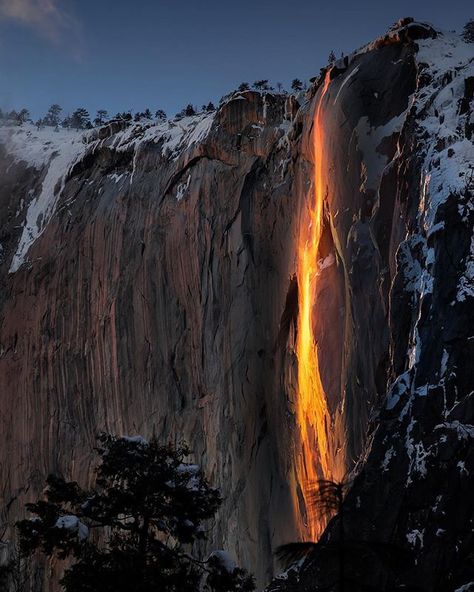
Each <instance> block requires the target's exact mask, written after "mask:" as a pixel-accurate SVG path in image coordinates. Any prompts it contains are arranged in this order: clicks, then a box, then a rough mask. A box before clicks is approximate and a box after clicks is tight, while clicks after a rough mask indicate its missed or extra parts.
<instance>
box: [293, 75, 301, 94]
mask: <svg viewBox="0 0 474 592" xmlns="http://www.w3.org/2000/svg"><path fill="white" fill-rule="evenodd" d="M291 90H293V91H295V92H300V91H301V90H303V83H302V82H301V80H300V79H299V78H294V79H293V81H292V83H291Z"/></svg>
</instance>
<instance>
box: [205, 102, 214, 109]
mask: <svg viewBox="0 0 474 592" xmlns="http://www.w3.org/2000/svg"><path fill="white" fill-rule="evenodd" d="M204 110H205V111H215V110H216V108H215V106H214V103H213V102H212V101H209V103H208V104H207V105H205V106H204Z"/></svg>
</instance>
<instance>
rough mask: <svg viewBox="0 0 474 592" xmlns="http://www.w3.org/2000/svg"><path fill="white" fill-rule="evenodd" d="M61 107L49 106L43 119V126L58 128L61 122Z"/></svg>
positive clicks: (55, 104)
mask: <svg viewBox="0 0 474 592" xmlns="http://www.w3.org/2000/svg"><path fill="white" fill-rule="evenodd" d="M61 113H62V107H61V106H60V105H58V104H57V103H54V104H53V105H51V107H50V108H49V109H48V112H47V113H46V115H45V117H44V118H43V125H50V126H52V127H58V126H59V122H60V121H61Z"/></svg>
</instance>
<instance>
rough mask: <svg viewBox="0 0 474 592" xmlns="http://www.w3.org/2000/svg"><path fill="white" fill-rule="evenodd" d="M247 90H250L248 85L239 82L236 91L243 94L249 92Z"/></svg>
mask: <svg viewBox="0 0 474 592" xmlns="http://www.w3.org/2000/svg"><path fill="white" fill-rule="evenodd" d="M249 89H250V84H249V83H248V82H241V83H240V84H239V88H238V90H239V91H240V92H244V91H245V90H249Z"/></svg>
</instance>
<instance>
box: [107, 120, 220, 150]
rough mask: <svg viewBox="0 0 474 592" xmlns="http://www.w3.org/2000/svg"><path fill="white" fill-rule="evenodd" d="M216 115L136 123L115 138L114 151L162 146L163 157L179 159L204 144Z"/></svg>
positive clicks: (113, 142)
mask: <svg viewBox="0 0 474 592" xmlns="http://www.w3.org/2000/svg"><path fill="white" fill-rule="evenodd" d="M214 115H215V113H214V112H213V113H200V114H198V115H192V116H189V117H182V118H180V119H174V120H171V119H170V120H166V121H158V122H155V121H151V120H150V121H149V122H146V123H144V122H143V121H142V122H138V123H133V124H131V125H130V126H129V127H127V128H126V129H125V130H124V131H121V132H118V133H117V134H115V136H114V139H113V141H112V144H111V146H112V148H114V149H115V150H130V149H131V148H134V149H136V148H138V147H139V146H140V145H141V144H146V143H149V142H152V143H155V144H158V143H159V142H162V147H161V153H162V155H163V156H165V157H168V158H172V159H176V158H177V157H178V156H179V155H180V154H181V152H182V151H184V150H185V149H186V148H188V147H190V146H192V145H193V144H199V143H201V142H203V141H204V140H205V139H206V137H207V135H208V134H209V131H210V129H211V126H212V123H213V121H214Z"/></svg>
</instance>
